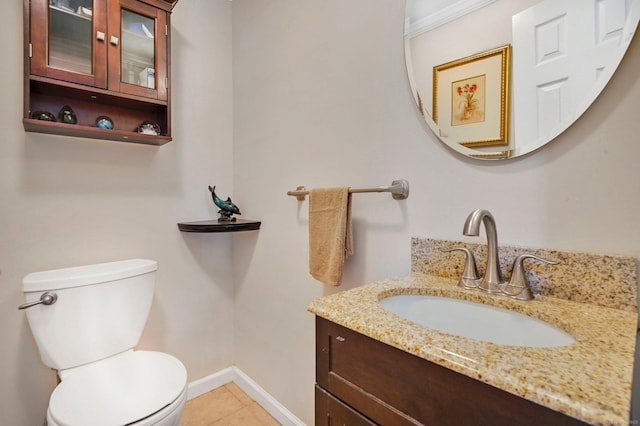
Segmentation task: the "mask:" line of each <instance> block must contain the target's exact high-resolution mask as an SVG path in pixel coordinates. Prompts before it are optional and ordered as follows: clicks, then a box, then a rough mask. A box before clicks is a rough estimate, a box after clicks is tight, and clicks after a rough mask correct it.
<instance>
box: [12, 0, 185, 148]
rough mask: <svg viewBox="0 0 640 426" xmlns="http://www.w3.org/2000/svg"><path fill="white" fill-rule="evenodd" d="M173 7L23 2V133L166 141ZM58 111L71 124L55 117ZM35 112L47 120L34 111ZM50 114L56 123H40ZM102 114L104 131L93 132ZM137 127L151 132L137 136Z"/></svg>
mask: <svg viewBox="0 0 640 426" xmlns="http://www.w3.org/2000/svg"><path fill="white" fill-rule="evenodd" d="M176 3H177V0H24V14H25V87H24V92H25V93H24V116H23V117H24V118H23V122H24V127H25V130H27V131H32V132H41V133H51V134H60V135H67V136H80V137H88V138H95V139H108V140H118V141H125V142H136V143H145V144H153V145H162V144H164V143H167V142H169V141H171V95H170V68H171V67H170V46H171V43H170V37H171V35H170V13H171V10H172V9H173V7H174V6H175V4H176ZM65 106H69V107H71V108H72V109H73V111H74V112H75V115H76V117H77V123H69V122H68V121H69V120H66V121H67V122H64V120H60V119H59V118H58V114H59V111H60V110H61V109H62V108H63V107H65ZM42 111H45V112H49V113H51V115H48V114H44V115H43V114H40V113H38V114H36V112H42ZM52 116H53V118H55V119H56V121H49V120H46V119H45V120H43V119H42V118H46V117H49V119H51V118H52ZM102 116H107V117H109V118H110V119H111V122H112V123H113V128H112V129H108V128H107V129H105V128H98V127H96V119H97V118H98V117H102ZM36 117H37V118H36ZM143 122H151V123H154V124H157V126H158V127H155V126H150V127H148V128H147V130H146V132H142V133H141V132H139V126H140V124H141V123H143ZM158 128H159V130H160V132H159V134H154V133H156V132H157V129H158ZM154 129H155V130H156V131H153V130H154Z"/></svg>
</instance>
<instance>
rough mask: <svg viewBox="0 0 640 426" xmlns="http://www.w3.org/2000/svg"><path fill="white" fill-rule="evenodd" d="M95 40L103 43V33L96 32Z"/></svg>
mask: <svg viewBox="0 0 640 426" xmlns="http://www.w3.org/2000/svg"><path fill="white" fill-rule="evenodd" d="M96 38H97V39H98V40H100V41H104V33H103V32H102V31H96Z"/></svg>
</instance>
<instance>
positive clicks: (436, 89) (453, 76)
mask: <svg viewBox="0 0 640 426" xmlns="http://www.w3.org/2000/svg"><path fill="white" fill-rule="evenodd" d="M510 61H511V46H510V45H506V46H502V47H499V48H496V49H492V50H488V51H486V52H482V53H478V54H475V55H472V56H468V57H466V58H462V59H457V60H455V61H451V62H447V63H445V64H442V65H438V66H435V67H434V68H433V119H434V121H435V122H436V123H437V125H438V127H439V128H440V132H441V134H443V135H446V137H447V138H448V139H449V140H451V141H455V142H457V143H459V144H461V145H464V146H468V147H475V146H491V145H508V144H509V141H508V134H509V131H508V126H509V124H508V123H509V72H510V68H511V62H510Z"/></svg>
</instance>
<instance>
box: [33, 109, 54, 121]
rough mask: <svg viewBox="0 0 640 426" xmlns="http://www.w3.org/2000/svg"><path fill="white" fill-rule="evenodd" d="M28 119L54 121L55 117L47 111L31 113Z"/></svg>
mask: <svg viewBox="0 0 640 426" xmlns="http://www.w3.org/2000/svg"><path fill="white" fill-rule="evenodd" d="M30 117H31V118H33V119H34V120H42V121H56V117H55V116H54V115H53V114H51V113H50V112H49V111H33V112H32V113H31V115H30Z"/></svg>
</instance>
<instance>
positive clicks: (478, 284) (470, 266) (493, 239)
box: [442, 209, 560, 300]
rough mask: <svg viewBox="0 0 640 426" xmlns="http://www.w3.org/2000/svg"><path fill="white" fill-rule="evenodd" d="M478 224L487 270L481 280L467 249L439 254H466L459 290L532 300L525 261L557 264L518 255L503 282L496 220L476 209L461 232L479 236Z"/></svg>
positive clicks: (488, 213) (448, 250)
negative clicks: (483, 238)
mask: <svg viewBox="0 0 640 426" xmlns="http://www.w3.org/2000/svg"><path fill="white" fill-rule="evenodd" d="M480 223H484V229H485V231H486V233H487V267H486V269H485V273H484V277H482V278H480V277H479V276H478V270H477V268H476V261H475V257H474V256H473V252H472V251H471V250H469V249H468V248H464V247H455V248H451V249H444V250H442V251H445V252H451V251H461V252H463V253H465V256H466V260H465V266H464V271H463V272H462V276H461V277H460V280H459V281H458V287H463V288H467V289H473V290H481V291H484V292H486V293H492V294H499V295H502V296H507V297H510V298H512V299H517V300H531V299H533V298H534V295H533V292H532V291H531V288H530V287H529V282H528V280H527V277H526V275H525V269H524V261H525V260H528V259H532V260H538V261H540V262H544V263H549V264H552V265H557V264H558V263H560V262H557V261H551V260H546V259H543V258H541V257H538V256H534V255H532V254H521V255H520V256H518V257H517V258H516V259H515V261H514V262H513V271H512V273H511V279H510V280H509V282H508V283H507V282H505V281H504V278H503V275H502V270H501V268H500V256H499V254H498V231H497V229H496V221H495V219H494V218H493V215H492V214H491V213H490V212H489V211H488V210H483V209H477V210H474V211H472V212H471V213H470V214H469V216H468V217H467V220H466V221H465V223H464V228H463V230H462V233H463V234H464V235H467V236H474V237H477V236H479V235H480Z"/></svg>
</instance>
